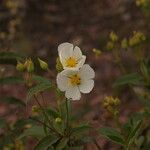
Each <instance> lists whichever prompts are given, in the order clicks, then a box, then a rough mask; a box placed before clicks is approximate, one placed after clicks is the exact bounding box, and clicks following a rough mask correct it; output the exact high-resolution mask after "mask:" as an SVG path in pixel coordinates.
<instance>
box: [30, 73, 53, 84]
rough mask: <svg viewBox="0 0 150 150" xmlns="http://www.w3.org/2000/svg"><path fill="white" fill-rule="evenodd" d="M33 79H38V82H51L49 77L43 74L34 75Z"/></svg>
mask: <svg viewBox="0 0 150 150" xmlns="http://www.w3.org/2000/svg"><path fill="white" fill-rule="evenodd" d="M32 78H33V80H35V81H37V82H38V83H47V84H51V82H50V80H49V79H47V78H44V77H42V76H38V75H34V76H33V77H32Z"/></svg>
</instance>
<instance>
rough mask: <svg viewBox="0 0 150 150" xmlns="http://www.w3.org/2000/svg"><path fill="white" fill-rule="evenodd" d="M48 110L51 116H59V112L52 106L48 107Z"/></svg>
mask: <svg viewBox="0 0 150 150" xmlns="http://www.w3.org/2000/svg"><path fill="white" fill-rule="evenodd" d="M46 112H47V114H48V115H49V116H50V117H53V118H57V117H59V113H58V112H56V111H55V110H53V109H52V108H47V110H46Z"/></svg>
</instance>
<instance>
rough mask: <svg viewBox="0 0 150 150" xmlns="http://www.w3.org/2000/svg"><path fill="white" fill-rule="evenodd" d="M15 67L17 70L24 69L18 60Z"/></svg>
mask: <svg viewBox="0 0 150 150" xmlns="http://www.w3.org/2000/svg"><path fill="white" fill-rule="evenodd" d="M16 69H17V70H18V71H24V69H25V66H24V64H23V63H21V62H19V61H18V62H17V66H16Z"/></svg>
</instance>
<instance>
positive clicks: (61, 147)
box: [56, 138, 69, 150]
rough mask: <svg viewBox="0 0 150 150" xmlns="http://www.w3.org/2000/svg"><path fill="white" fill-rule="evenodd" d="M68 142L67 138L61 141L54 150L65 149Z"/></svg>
mask: <svg viewBox="0 0 150 150" xmlns="http://www.w3.org/2000/svg"><path fill="white" fill-rule="evenodd" d="M68 140H69V139H68V138H63V139H61V140H60V141H59V143H58V145H57V146H56V150H63V149H64V148H65V147H66V145H67V142H68Z"/></svg>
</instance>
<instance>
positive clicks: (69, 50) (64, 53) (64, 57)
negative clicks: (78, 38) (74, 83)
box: [58, 42, 86, 70]
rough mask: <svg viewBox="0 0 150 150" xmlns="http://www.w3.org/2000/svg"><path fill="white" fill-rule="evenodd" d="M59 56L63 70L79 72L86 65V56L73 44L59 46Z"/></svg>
mask: <svg viewBox="0 0 150 150" xmlns="http://www.w3.org/2000/svg"><path fill="white" fill-rule="evenodd" d="M58 54H59V59H60V62H61V64H62V66H63V69H71V70H74V69H75V70H77V69H79V68H81V67H82V66H83V64H84V63H85V59H86V56H84V55H82V52H81V50H80V48H79V47H78V46H75V47H74V46H73V44H71V43H67V42H66V43H62V44H60V45H59V46H58Z"/></svg>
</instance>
